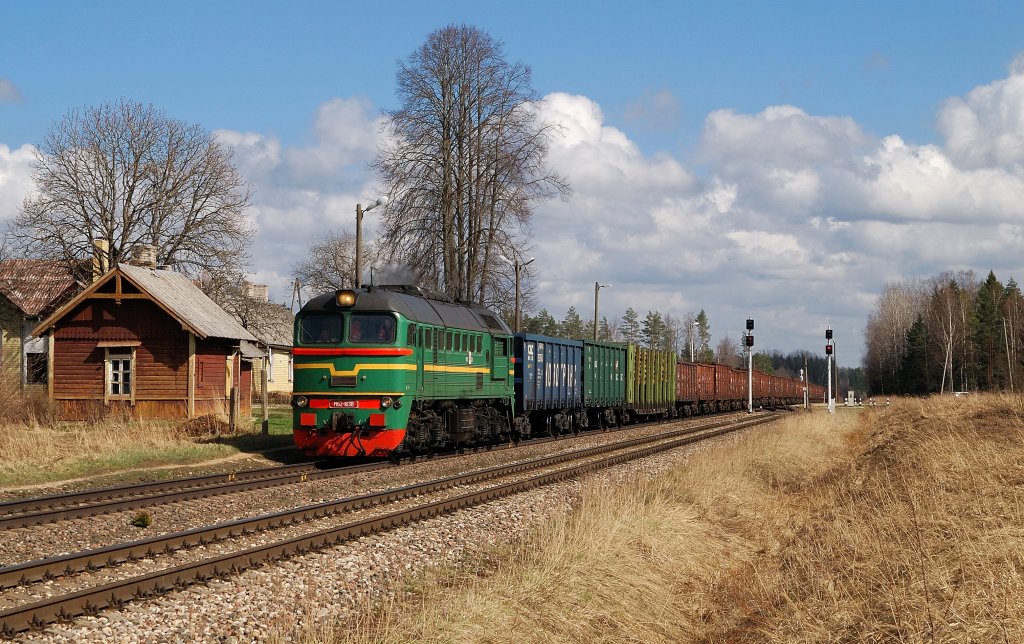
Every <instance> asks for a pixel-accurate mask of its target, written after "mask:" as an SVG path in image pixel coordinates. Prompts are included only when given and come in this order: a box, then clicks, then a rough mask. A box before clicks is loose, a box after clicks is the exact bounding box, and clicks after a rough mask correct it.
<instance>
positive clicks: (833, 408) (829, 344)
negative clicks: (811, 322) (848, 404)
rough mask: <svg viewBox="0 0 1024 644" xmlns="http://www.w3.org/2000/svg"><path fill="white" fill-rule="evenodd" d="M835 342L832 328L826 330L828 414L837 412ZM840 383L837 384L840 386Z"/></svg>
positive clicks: (826, 397)
mask: <svg viewBox="0 0 1024 644" xmlns="http://www.w3.org/2000/svg"><path fill="white" fill-rule="evenodd" d="M834 344H835V342H834V341H833V340H832V327H827V328H826V329H825V367H826V369H827V371H828V388H827V390H826V393H825V400H826V402H827V403H828V413H830V414H834V413H835V411H836V403H835V400H833V399H832V350H833V345H834ZM838 384H839V383H836V385H837V386H838Z"/></svg>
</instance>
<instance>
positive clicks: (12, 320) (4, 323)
mask: <svg viewBox="0 0 1024 644" xmlns="http://www.w3.org/2000/svg"><path fill="white" fill-rule="evenodd" d="M81 288H82V287H81V285H80V284H79V282H78V281H77V280H76V279H75V277H74V275H73V274H72V273H71V272H70V271H68V270H67V268H66V267H65V266H64V265H62V264H61V263H59V262H56V261H51V260H45V259H5V260H3V261H0V382H2V383H3V384H4V385H6V386H12V387H17V388H24V387H25V386H29V387H32V386H37V387H40V388H42V387H45V386H46V374H47V372H48V370H49V369H48V365H47V363H48V359H47V343H46V342H45V341H44V340H42V339H40V338H34V337H32V329H34V328H35V326H36V325H37V324H39V322H40V321H41V320H42V319H43V318H44V317H46V316H47V315H49V314H50V313H52V312H53V311H54V310H55V309H56V308H57V306H59V305H60V303H61V302H65V301H67V300H68V299H69V298H70V297H71V296H72V295H74V294H75V293H76V292H78V291H79V290H80V289H81Z"/></svg>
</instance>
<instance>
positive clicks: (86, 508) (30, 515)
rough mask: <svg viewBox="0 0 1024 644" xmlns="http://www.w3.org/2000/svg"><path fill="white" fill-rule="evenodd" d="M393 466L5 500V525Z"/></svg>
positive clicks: (303, 467)
mask: <svg viewBox="0 0 1024 644" xmlns="http://www.w3.org/2000/svg"><path fill="white" fill-rule="evenodd" d="M388 466H389V464H387V463H367V464H362V465H350V466H346V467H337V468H330V467H327V466H325V465H324V464H323V463H301V464H298V465H286V466H280V467H270V468H263V469H255V470H241V471H237V472H227V473H224V474H208V475H205V476H197V477H191V478H183V479H174V480H169V481H158V482H153V483H141V484H138V485H128V486H121V487H110V488H103V489H98V490H85V491H82V492H70V493H67V494H55V495H50V496H42V497H35V498H31V499H19V500H15V501H6V502H4V503H0V530H7V529H11V528H23V527H27V526H33V525H40V524H43V523H52V522H55V521H65V520H69V519H80V518H83V517H90V516H96V515H100V514H107V513H110V512H118V511H120V510H132V509H135V508H141V507H148V506H153V505H161V504H165V503H175V502H177V501H187V500H191V499H200V498H206V497H210V496H217V495H221V494H232V493H237V492H244V491H247V490H257V489H261V488H267V487H273V486H276V485H289V484H292V483H300V482H304V481H310V480H316V479H320V478H330V477H335V476H344V475H347V474H354V473H357V472H365V471H370V470H374V469H380V468H383V467H388Z"/></svg>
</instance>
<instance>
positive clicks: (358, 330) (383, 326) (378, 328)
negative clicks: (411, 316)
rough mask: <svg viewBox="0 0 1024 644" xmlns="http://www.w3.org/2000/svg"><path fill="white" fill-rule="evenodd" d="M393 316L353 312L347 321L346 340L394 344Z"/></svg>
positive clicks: (361, 342) (360, 342) (362, 342)
mask: <svg viewBox="0 0 1024 644" xmlns="http://www.w3.org/2000/svg"><path fill="white" fill-rule="evenodd" d="M396 326H397V325H396V324H395V318H394V316H392V315H389V314H387V313H353V314H352V315H351V316H350V317H349V322H348V341H349V342H354V343H359V344H394V342H395V327H396Z"/></svg>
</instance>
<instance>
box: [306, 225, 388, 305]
mask: <svg viewBox="0 0 1024 644" xmlns="http://www.w3.org/2000/svg"><path fill="white" fill-rule="evenodd" d="M378 248H379V246H378V245H377V244H374V243H365V240H364V243H363V262H364V265H369V266H370V267H371V270H373V269H376V270H378V271H379V270H380V269H381V268H382V267H381V266H380V263H381V258H380V253H379V251H378ZM355 257H356V236H355V233H354V232H352V231H351V230H349V229H339V230H331V231H327V232H325V233H323V234H322V235H321V236H319V237H317V238H316V239H314V240H313V242H312V243H311V244H310V245H309V248H308V249H307V250H306V253H305V255H304V257H303V259H302V260H301V261H300V262H298V263H296V264H293V265H292V276H293V277H294V278H295V279H297V280H299V283H300V284H301V285H302V288H303V290H305V291H306V293H307V294H308V295H309V296H310V297H312V296H314V295H319V294H320V293H326V292H327V291H334V290H337V289H341V288H350V287H351V286H352V284H353V279H354V277H355V271H356V269H355ZM398 281H401V280H398Z"/></svg>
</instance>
